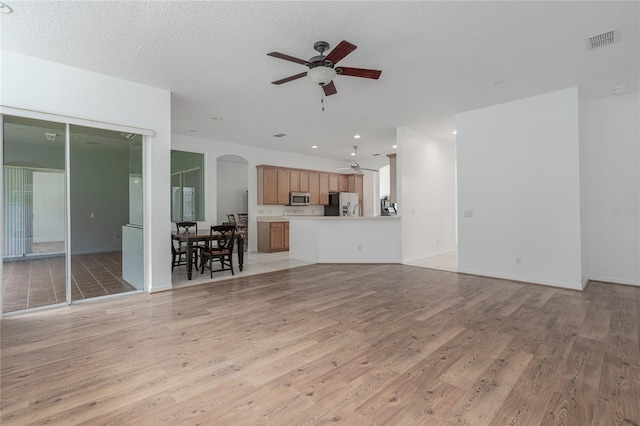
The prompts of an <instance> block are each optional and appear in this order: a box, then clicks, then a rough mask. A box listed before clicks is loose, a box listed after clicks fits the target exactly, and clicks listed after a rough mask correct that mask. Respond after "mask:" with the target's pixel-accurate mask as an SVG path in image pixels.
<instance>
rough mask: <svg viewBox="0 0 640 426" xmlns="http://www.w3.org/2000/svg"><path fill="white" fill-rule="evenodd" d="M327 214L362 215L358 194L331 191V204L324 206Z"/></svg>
mask: <svg viewBox="0 0 640 426" xmlns="http://www.w3.org/2000/svg"><path fill="white" fill-rule="evenodd" d="M324 215H325V216H360V205H359V204H358V194H357V193H355V192H330V193H329V205H327V206H324Z"/></svg>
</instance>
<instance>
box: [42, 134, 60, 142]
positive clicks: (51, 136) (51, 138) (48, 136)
mask: <svg viewBox="0 0 640 426" xmlns="http://www.w3.org/2000/svg"><path fill="white" fill-rule="evenodd" d="M56 136H57V135H56V134H55V133H45V134H44V137H46V138H47V140H48V141H52V142H55V140H56Z"/></svg>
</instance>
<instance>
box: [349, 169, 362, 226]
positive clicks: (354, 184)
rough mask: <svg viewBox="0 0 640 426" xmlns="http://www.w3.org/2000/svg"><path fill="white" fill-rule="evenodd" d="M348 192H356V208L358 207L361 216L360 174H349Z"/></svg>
mask: <svg viewBox="0 0 640 426" xmlns="http://www.w3.org/2000/svg"><path fill="white" fill-rule="evenodd" d="M348 181H349V192H357V193H358V208H359V209H360V216H362V201H363V197H362V195H363V193H364V188H363V176H362V175H349V176H348Z"/></svg>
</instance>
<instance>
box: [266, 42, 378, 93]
mask: <svg viewBox="0 0 640 426" xmlns="http://www.w3.org/2000/svg"><path fill="white" fill-rule="evenodd" d="M313 48H314V49H315V50H316V51H318V52H319V53H320V55H317V56H314V57H312V58H310V59H309V60H308V61H305V60H304V59H298V58H294V57H293V56H289V55H285V54H284V53H279V52H271V53H267V55H268V56H273V57H274V58H280V59H284V60H285V61H291V62H296V63H298V64H302V65H305V66H307V67H309V71H305V72H301V73H300V74H296V75H292V76H290V77H287V78H283V79H281V80H276V81H272V82H271V83H272V84H282V83H287V82H289V81H293V80H297V79H299V78H302V77H304V76H307V77H309V79H310V80H311V81H313V82H314V83H316V84H319V85H320V86H322V90H323V91H324V94H325V95H326V96H331V95H335V94H336V93H338V91H337V89H336V86H335V84H334V83H333V79H334V78H335V77H336V76H337V75H346V76H350V77H361V78H371V79H374V80H377V79H378V78H380V74H382V71H378V70H370V69H364V68H350V67H336V64H337V63H338V62H339V61H340V60H342V59H344V57H345V56H347V55H348V54H350V53H351V52H353V51H354V50H356V48H357V46H356V45H355V44H351V43H349V42H348V41H346V40H342V41H341V42H340V43H339V44H338V45H337V46H336V47H335V48H334V49H333V50H332V51H331V52H329V53H328V54H327V55H326V56H325V55H324V52H326V51H327V50H329V43H327V42H326V41H317V42H316V43H315V44H314V45H313Z"/></svg>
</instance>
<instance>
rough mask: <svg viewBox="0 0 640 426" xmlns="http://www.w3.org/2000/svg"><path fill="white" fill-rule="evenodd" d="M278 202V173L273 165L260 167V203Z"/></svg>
mask: <svg viewBox="0 0 640 426" xmlns="http://www.w3.org/2000/svg"><path fill="white" fill-rule="evenodd" d="M277 202H278V173H277V170H276V169H274V168H271V167H259V168H258V204H264V205H270V204H277Z"/></svg>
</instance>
